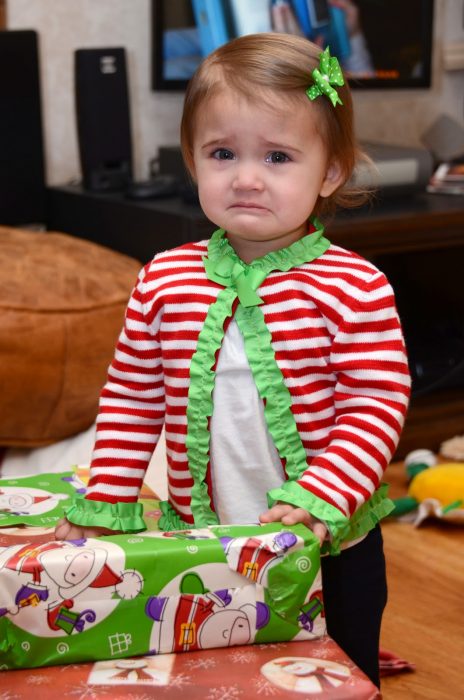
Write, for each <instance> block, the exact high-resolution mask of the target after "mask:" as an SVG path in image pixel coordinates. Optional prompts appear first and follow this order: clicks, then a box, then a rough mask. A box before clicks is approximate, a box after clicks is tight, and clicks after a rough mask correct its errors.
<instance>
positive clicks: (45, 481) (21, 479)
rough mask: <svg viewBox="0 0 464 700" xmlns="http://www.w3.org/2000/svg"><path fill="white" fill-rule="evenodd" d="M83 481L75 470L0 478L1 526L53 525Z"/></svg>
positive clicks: (82, 488)
mask: <svg viewBox="0 0 464 700" xmlns="http://www.w3.org/2000/svg"><path fill="white" fill-rule="evenodd" d="M84 492H85V484H84V483H83V482H82V481H81V479H80V478H79V476H78V475H77V474H76V473H75V472H74V471H69V472H63V473H61V474H40V475H38V476H37V475H35V476H18V477H16V478H13V479H0V527H10V526H11V525H34V526H41V527H53V526H54V525H56V523H57V522H58V520H60V519H61V518H63V517H64V510H65V508H67V507H68V506H69V505H70V504H71V502H72V500H73V498H74V496H76V494H79V493H81V494H83V493H84Z"/></svg>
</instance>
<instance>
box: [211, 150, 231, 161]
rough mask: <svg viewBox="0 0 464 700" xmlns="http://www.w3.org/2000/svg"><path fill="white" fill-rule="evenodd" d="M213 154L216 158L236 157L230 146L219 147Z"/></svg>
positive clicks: (229, 158) (227, 158) (228, 158)
mask: <svg viewBox="0 0 464 700" xmlns="http://www.w3.org/2000/svg"><path fill="white" fill-rule="evenodd" d="M212 155H213V158H216V160H233V158H234V154H233V153H232V151H229V149H228V148H218V149H217V150H216V151H214V152H213V154H212Z"/></svg>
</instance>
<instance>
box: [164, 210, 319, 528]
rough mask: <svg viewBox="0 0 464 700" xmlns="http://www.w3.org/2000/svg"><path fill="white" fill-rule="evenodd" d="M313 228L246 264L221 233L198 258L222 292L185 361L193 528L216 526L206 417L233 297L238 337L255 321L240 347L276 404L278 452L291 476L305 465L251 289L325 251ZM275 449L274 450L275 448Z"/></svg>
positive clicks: (270, 412) (257, 301)
mask: <svg viewBox="0 0 464 700" xmlns="http://www.w3.org/2000/svg"><path fill="white" fill-rule="evenodd" d="M312 224H313V225H314V226H315V228H316V230H315V231H314V232H313V233H310V234H308V235H307V236H304V238H302V239H300V240H298V241H295V242H294V243H293V244H292V245H290V246H289V247H288V248H284V249H282V250H277V251H274V252H272V253H269V254H268V255H265V256H263V257H261V258H257V259H256V260H254V261H253V262H252V263H251V264H250V265H247V264H245V263H244V262H243V261H242V260H240V258H239V257H238V256H237V254H236V253H235V251H234V250H233V248H232V246H231V245H230V243H229V241H228V240H227V238H226V237H225V231H224V230H223V229H218V230H217V231H215V233H213V235H212V237H211V239H210V240H209V242H208V257H206V258H204V260H203V262H204V265H205V271H206V274H207V277H208V279H210V280H212V281H214V282H217V283H218V284H221V285H223V286H224V289H222V290H221V291H220V292H219V294H218V297H217V299H216V301H215V303H214V304H212V305H211V306H210V307H209V309H208V313H207V316H206V319H205V322H204V325H203V328H202V329H201V331H200V334H199V337H198V344H197V348H196V351H195V353H194V354H193V357H192V360H191V363H190V387H189V394H188V405H187V437H186V447H187V458H188V464H189V470H190V473H191V475H192V478H193V482H194V483H193V487H192V492H191V509H192V514H193V517H194V521H195V527H206V526H208V525H214V524H217V523H218V518H217V516H216V514H215V513H214V511H213V509H212V507H211V500H210V497H209V494H208V488H207V485H206V483H205V479H206V473H207V469H208V463H209V449H210V434H209V419H210V417H211V416H212V413H213V400H212V395H213V390H214V381H215V372H214V369H213V367H214V364H215V361H216V353H217V352H218V350H219V349H220V347H221V345H222V341H223V339H224V325H225V322H226V319H227V318H229V317H230V316H231V315H232V307H233V303H234V301H235V299H236V298H237V296H238V298H239V306H238V309H237V314H238V315H237V322H239V321H238V318H239V317H241V318H242V323H241V324H239V327H240V330H241V332H242V334H244V333H245V332H246V324H247V322H248V321H247V319H248V316H247V315H246V314H242V312H250V314H251V316H252V317H253V318H254V321H253V328H252V330H251V331H250V332H248V333H247V335H248V342H247V341H246V340H245V349H246V353H247V356H248V360H249V362H250V366H251V369H252V372H253V375H254V377H255V380H256V376H258V377H259V378H260V384H261V389H260V388H259V387H258V390H259V391H260V392H261V391H263V392H264V394H263V397H264V396H266V398H269V397H271V401H270V402H269V403H274V402H275V403H276V405H278V409H277V410H276V409H274V410H270V409H269V410H268V411H267V416H271V427H270V428H269V430H270V432H271V435H272V436H273V438H274V439H277V440H278V443H279V445H280V447H281V448H282V447H283V446H285V448H286V456H287V454H288V460H289V464H290V465H291V467H290V473H291V474H292V475H294V476H295V478H296V476H298V474H299V473H301V471H302V470H303V469H304V468H305V467H306V459H305V462H304V464H301V460H302V458H303V454H304V450H303V446H302V445H301V439H300V437H299V435H298V433H297V431H296V426H295V424H294V419H293V416H292V414H291V410H290V406H291V398H290V394H289V392H288V390H287V389H286V387H285V385H284V382H283V378H282V374H281V372H280V370H279V368H278V366H277V363H276V361H275V357H274V352H273V350H272V346H271V345H270V334H269V331H268V329H267V327H266V324H265V322H264V318H263V315H262V313H261V311H259V310H258V309H257V308H256V306H257V305H258V304H261V303H262V300H261V299H260V297H259V296H258V295H257V294H256V289H257V288H258V287H259V285H260V284H261V283H262V282H263V280H264V279H265V278H266V277H267V275H268V274H269V272H271V271H272V270H281V271H284V270H289V269H290V268H292V267H296V266H298V265H302V264H303V263H306V262H310V261H311V260H314V259H315V258H317V257H319V256H320V255H322V253H324V252H325V251H326V250H327V248H328V247H329V246H330V241H328V240H327V239H326V238H324V236H323V232H324V227H323V226H322V224H321V223H320V222H319V221H318V220H317V219H313V220H312ZM241 314H242V315H241ZM260 343H261V344H267V345H268V347H267V350H266V352H264V353H263V352H261V351H260V350H259V344H260ZM247 345H248V347H247ZM249 353H250V355H249ZM258 363H261V365H262V366H261V367H258V366H257V364H258ZM266 363H269V364H270V366H272V368H273V369H272V370H266V367H265V366H264V365H265V364H266ZM276 387H278V388H276ZM285 392H286V395H285V396H284V394H285ZM285 412H286V413H287V416H286V420H285V421H284V423H285V428H282V427H281V426H280V425H279V423H280V422H281V421H282V419H283V415H284V414H285ZM266 420H267V417H266ZM290 420H291V421H292V422H293V428H292V427H289V425H290ZM274 433H275V435H276V436H277V438H276V437H275V436H274ZM298 442H299V443H300V445H301V450H303V454H302V453H301V450H300V447H299V445H298ZM290 445H291V448H290ZM277 449H278V450H279V446H277ZM297 454H298V458H297V457H296V455H297ZM304 457H305V455H304ZM295 461H296V462H297V464H295ZM163 515H164V516H165V517H166V523H168V521H169V517H168V515H167V513H166V514H165V513H164V511H163ZM163 522H164V521H163Z"/></svg>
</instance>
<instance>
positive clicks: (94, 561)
mask: <svg viewBox="0 0 464 700" xmlns="http://www.w3.org/2000/svg"><path fill="white" fill-rule="evenodd" d="M108 560H110V561H111V566H110V565H109V564H108ZM124 561H125V554H124V551H123V550H122V549H121V548H120V547H119V546H118V545H116V544H114V543H112V542H103V541H102V540H75V541H73V542H46V543H44V544H33V543H27V544H24V545H14V546H12V547H6V548H1V549H0V570H1V572H2V580H3V586H2V589H3V590H2V599H1V600H0V616H2V615H4V616H7V617H8V618H9V619H10V620H11V621H12V622H13V624H15V625H16V626H18V627H20V628H21V629H24V630H25V631H28V632H31V633H33V634H35V635H37V636H40V637H53V636H63V635H70V634H73V633H79V632H83V631H84V629H86V628H87V627H88V625H90V624H92V623H95V622H101V621H102V620H103V619H104V618H106V617H107V616H108V615H110V614H111V612H112V611H113V610H114V609H115V607H116V606H117V605H118V603H119V601H120V600H121V599H132V598H135V597H136V596H137V595H138V594H139V593H140V592H141V590H142V585H143V579H142V576H141V575H140V573H139V572H137V571H134V570H126V571H125V570H124V569H123V567H124ZM96 589H98V591H97V590H96Z"/></svg>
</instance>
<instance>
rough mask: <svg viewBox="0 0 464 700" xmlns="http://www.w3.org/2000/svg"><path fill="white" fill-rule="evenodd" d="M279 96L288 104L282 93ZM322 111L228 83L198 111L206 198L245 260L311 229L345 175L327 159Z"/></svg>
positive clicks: (197, 150) (201, 188)
mask: <svg viewBox="0 0 464 700" xmlns="http://www.w3.org/2000/svg"><path fill="white" fill-rule="evenodd" d="M275 99H276V104H280V105H281V104H282V97H281V96H279V95H278V94H277V93H276V97H275ZM320 99H322V98H320ZM317 113H318V112H317V110H315V109H314V108H313V107H312V105H311V103H310V102H309V100H308V104H307V105H306V104H305V103H304V102H302V103H297V104H293V103H292V104H291V105H289V108H288V110H286V111H284V110H283V109H277V110H276V111H272V110H271V109H270V108H269V107H268V106H267V105H266V104H259V103H258V102H256V103H255V102H251V101H249V100H246V99H245V98H244V97H242V96H239V95H237V94H235V93H233V92H232V91H224V92H222V93H220V94H218V95H216V96H215V97H212V98H211V99H210V100H209V102H208V104H207V105H205V106H204V108H203V110H202V111H201V112H199V113H198V114H197V117H196V124H195V133H194V144H193V163H194V174H195V177H196V180H197V184H198V192H199V197H200V202H201V206H202V208H203V211H204V212H205V214H206V216H207V217H208V218H209V219H210V220H211V221H212V222H213V223H215V224H216V225H217V226H219V227H221V228H224V229H225V230H226V231H227V235H228V238H229V241H230V243H231V245H232V246H233V248H234V249H235V251H236V252H237V254H238V255H239V257H241V258H242V260H244V261H245V262H251V261H252V260H254V259H255V258H257V257H261V256H262V255H266V254H267V253H269V252H271V251H273V250H278V249H279V248H285V247H287V246H288V245H290V244H291V243H293V242H294V241H296V240H298V239H299V238H301V237H302V236H304V235H305V234H306V233H307V221H308V217H309V216H310V214H311V213H312V211H313V209H314V205H315V204H316V201H317V199H318V197H319V196H321V197H327V196H329V195H330V194H332V192H333V191H334V190H335V189H336V188H337V186H338V185H339V184H340V182H341V175H340V171H339V168H338V166H337V164H336V163H332V164H328V163H327V158H326V152H325V147H324V143H323V141H322V139H321V137H320V136H319V134H318V131H317V129H316V124H315V119H316V117H317Z"/></svg>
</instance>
